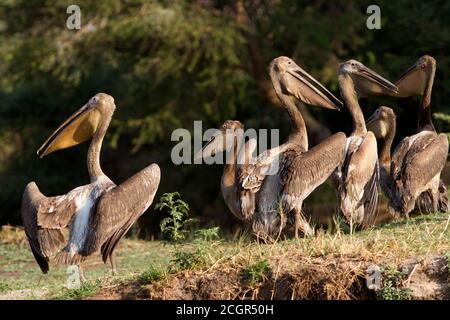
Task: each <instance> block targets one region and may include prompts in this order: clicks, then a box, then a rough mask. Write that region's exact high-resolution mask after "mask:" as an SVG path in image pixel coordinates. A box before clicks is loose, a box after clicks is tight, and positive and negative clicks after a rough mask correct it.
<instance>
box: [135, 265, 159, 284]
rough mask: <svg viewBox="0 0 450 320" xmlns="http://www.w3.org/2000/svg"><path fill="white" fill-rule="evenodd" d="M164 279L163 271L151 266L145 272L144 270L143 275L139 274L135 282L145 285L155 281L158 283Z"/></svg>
mask: <svg viewBox="0 0 450 320" xmlns="http://www.w3.org/2000/svg"><path fill="white" fill-rule="evenodd" d="M163 277H164V271H162V270H161V269H160V268H158V267H156V266H154V265H153V264H151V265H150V266H149V267H148V269H147V270H145V271H144V272H143V273H141V274H140V275H139V276H138V277H137V280H138V281H139V283H140V284H142V285H146V284H150V283H153V282H155V281H159V280H161V279H162V278H163Z"/></svg>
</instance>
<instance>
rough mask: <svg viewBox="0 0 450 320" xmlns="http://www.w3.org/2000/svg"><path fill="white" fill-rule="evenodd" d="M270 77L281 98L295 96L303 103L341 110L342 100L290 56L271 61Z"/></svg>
mask: <svg viewBox="0 0 450 320" xmlns="http://www.w3.org/2000/svg"><path fill="white" fill-rule="evenodd" d="M270 78H271V80H272V84H273V86H274V88H275V91H276V93H277V95H278V97H280V99H281V100H282V101H283V102H285V101H286V99H287V98H288V97H294V98H295V99H297V100H300V101H301V102H303V103H306V104H309V105H314V106H318V107H322V108H326V109H335V110H340V109H339V107H342V105H343V104H342V102H341V101H340V100H339V99H338V98H336V97H335V96H334V95H333V94H332V93H331V92H330V91H329V90H328V89H327V88H325V87H324V86H323V85H322V84H321V83H320V82H319V81H317V80H316V79H314V78H313V77H312V76H311V75H309V74H308V73H307V72H306V71H305V70H303V69H302V68H300V67H299V66H298V65H297V64H296V63H295V62H294V61H293V60H292V59H290V58H288V57H284V56H282V57H278V58H275V59H274V60H272V62H271V63H270Z"/></svg>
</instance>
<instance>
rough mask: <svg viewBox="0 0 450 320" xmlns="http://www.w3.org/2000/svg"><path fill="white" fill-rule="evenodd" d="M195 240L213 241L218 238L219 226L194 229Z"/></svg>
mask: <svg viewBox="0 0 450 320" xmlns="http://www.w3.org/2000/svg"><path fill="white" fill-rule="evenodd" d="M195 238H196V240H200V241H214V240H217V239H218V238H219V227H214V228H209V229H199V230H196V231H195Z"/></svg>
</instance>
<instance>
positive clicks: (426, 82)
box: [390, 55, 449, 215]
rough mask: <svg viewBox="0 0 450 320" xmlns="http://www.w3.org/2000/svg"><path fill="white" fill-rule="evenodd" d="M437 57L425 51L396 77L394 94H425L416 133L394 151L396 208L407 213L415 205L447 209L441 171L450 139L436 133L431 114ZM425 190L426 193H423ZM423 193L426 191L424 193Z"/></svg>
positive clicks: (429, 208) (433, 208) (392, 171)
mask: <svg viewBox="0 0 450 320" xmlns="http://www.w3.org/2000/svg"><path fill="white" fill-rule="evenodd" d="M435 73H436V60H435V59H434V58H433V57H431V56H429V55H425V56H422V57H421V58H419V59H418V60H417V61H416V63H414V64H413V65H412V66H411V67H410V68H408V69H407V70H406V71H405V72H404V73H403V74H402V76H400V78H399V80H398V81H397V83H396V84H397V86H398V88H399V90H398V93H396V94H393V96H395V97H410V96H415V95H420V94H422V100H421V102H420V105H419V120H418V130H417V132H418V133H417V134H415V135H412V136H410V137H406V138H404V139H403V140H402V141H401V142H400V143H399V144H398V146H397V148H396V149H395V151H394V153H393V155H392V164H391V168H390V171H391V172H390V175H391V177H392V180H393V190H394V193H395V199H396V200H397V201H396V202H395V203H393V205H394V206H395V210H397V211H399V212H400V213H401V214H402V215H408V214H409V213H410V212H411V211H412V210H413V209H414V207H415V206H419V207H421V208H422V209H424V210H425V211H426V212H431V211H433V212H435V211H447V210H448V199H447V194H446V193H447V192H446V187H445V185H444V183H443V182H442V181H441V180H440V175H441V172H442V170H443V168H444V166H445V163H446V160H447V156H448V150H449V145H448V140H447V137H446V136H445V135H444V134H437V133H436V130H435V128H434V125H433V122H432V118H431V93H432V89H433V82H434V76H435ZM424 192H425V194H423V193H424ZM422 194H423V195H422Z"/></svg>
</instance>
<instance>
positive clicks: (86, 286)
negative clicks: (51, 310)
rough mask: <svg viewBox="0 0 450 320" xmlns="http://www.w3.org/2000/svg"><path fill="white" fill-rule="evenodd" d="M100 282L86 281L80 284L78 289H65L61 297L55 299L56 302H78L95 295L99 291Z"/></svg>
mask: <svg viewBox="0 0 450 320" xmlns="http://www.w3.org/2000/svg"><path fill="white" fill-rule="evenodd" d="M100 288H101V281H100V280H96V281H88V282H84V283H83V284H81V286H80V288H78V289H65V290H63V291H62V293H61V295H59V296H57V297H55V299H57V300H79V299H84V298H88V297H90V296H93V295H95V294H96V293H98V292H99V291H100Z"/></svg>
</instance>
